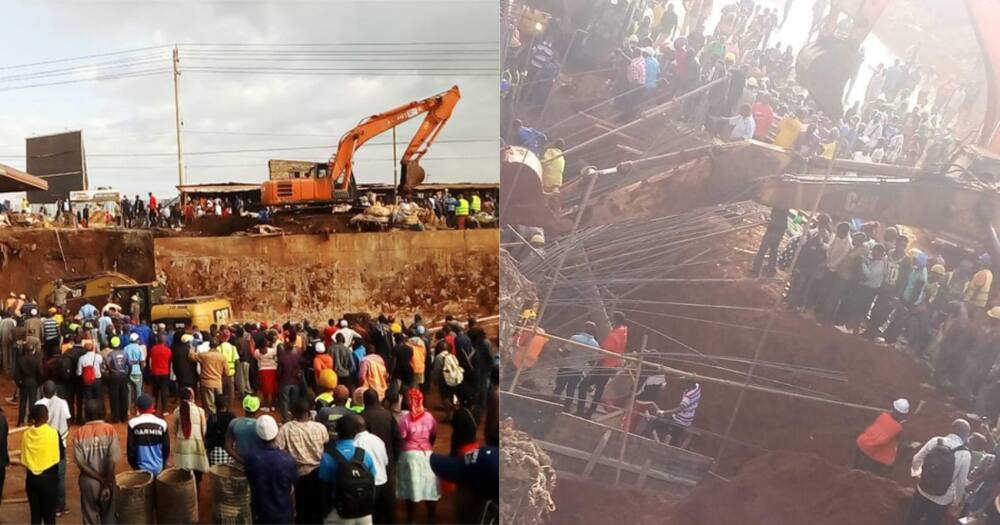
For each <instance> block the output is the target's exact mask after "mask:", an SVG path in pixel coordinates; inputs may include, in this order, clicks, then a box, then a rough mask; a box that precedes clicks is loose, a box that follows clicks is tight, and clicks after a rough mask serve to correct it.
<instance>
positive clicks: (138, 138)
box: [0, 0, 499, 196]
mask: <svg viewBox="0 0 1000 525" xmlns="http://www.w3.org/2000/svg"><path fill="white" fill-rule="evenodd" d="M0 12H2V13H3V19H4V31H3V32H2V33H0V163H4V164H8V165H11V166H14V167H16V168H21V169H23V168H24V167H25V162H24V139H25V138H26V137H31V136H34V135H46V134H51V133H58V132H60V131H66V130H76V129H82V130H83V135H84V145H85V148H86V151H87V162H88V174H89V179H90V187H91V189H94V188H97V187H100V186H108V187H113V188H115V189H119V190H122V191H124V192H127V193H128V194H130V195H131V194H134V193H143V194H145V192H146V191H153V192H154V193H155V194H157V195H162V196H170V195H173V194H175V193H176V190H175V189H174V186H175V185H176V184H177V167H176V157H175V138H174V98H173V82H172V78H171V75H170V73H169V69H170V55H171V51H172V47H173V45H174V44H180V46H179V49H180V61H181V62H180V69H181V72H182V75H181V79H180V82H181V84H180V86H181V87H180V97H181V118H182V120H183V126H182V130H183V131H182V134H183V144H184V150H185V153H186V156H185V165H186V167H187V179H188V182H189V183H201V182H219V181H247V182H257V181H262V180H264V179H265V178H266V177H267V160H268V159H291V160H311V161H325V160H327V159H328V158H329V156H330V155H331V154H332V153H333V152H334V151H335V145H336V143H337V141H338V140H339V138H340V136H341V135H342V134H343V133H344V132H345V131H347V130H348V129H350V128H352V127H353V126H354V125H355V124H357V122H358V121H359V120H361V119H362V118H363V117H365V116H368V115H370V114H374V113H378V112H381V111H384V110H387V109H390V108H392V107H395V106H398V105H400V104H403V103H405V102H408V101H411V100H416V99H420V98H424V97H427V96H430V95H433V94H435V93H438V92H441V91H444V90H446V89H448V88H449V87H451V86H452V85H454V84H457V85H458V86H459V87H460V89H461V91H462V95H463V97H462V100H461V101H460V102H459V104H458V106H457V108H456V110H455V112H454V114H453V116H452V119H451V121H449V123H448V124H447V125H446V126H445V128H444V130H443V131H442V133H441V135H440V136H439V143H437V144H435V145H434V146H433V147H432V148H431V150H430V152H429V153H428V155H427V156H426V157H425V160H424V162H423V164H424V167H425V168H426V170H427V174H428V181H429V182H430V181H433V182H458V181H477V182H496V181H498V180H499V167H498V160H497V159H498V157H497V147H498V140H497V138H496V137H497V135H498V128H499V124H498V122H499V107H498V103H497V96H498V81H497V74H496V69H497V67H498V66H497V61H498V51H497V46H498V40H499V37H498V33H499V28H498V22H497V21H498V12H497V2H496V0H485V1H478V0H453V1H448V0H400V1H396V0H382V1H380V0H362V1H348V0H345V1H336V0H327V1H295V0H283V1H249V0H244V1H232V2H209V1H173V2H166V1H151V0H145V1H142V2H135V1H131V0H130V1H117V0H108V1H82V0H81V1H78V0H74V1H69V0H65V1H47V0H30V1H29V0H21V1H8V0H0ZM301 44H304V45H301ZM110 53H114V54H110ZM94 55H101V56H94ZM76 57H87V58H80V59H78V60H69V61H67V60H65V59H71V58H76ZM49 61H56V62H50V63H47V64H37V63H38V62H49ZM26 64H35V65H30V66H24V65H26ZM361 70H365V71H361ZM84 79H91V80H88V81H83V82H81V81H80V80H84ZM59 82H67V83H61V84H56V83H59ZM40 84H55V85H40ZM421 119H422V117H421V118H416V119H413V120H411V121H410V122H409V123H407V124H404V125H403V126H401V127H400V128H398V129H397V131H398V141H399V153H400V154H402V151H403V149H405V147H406V143H407V142H408V141H409V138H410V137H411V135H412V133H413V132H414V130H415V129H416V126H417V124H418V123H419V121H420V120H421ZM391 139H392V135H391V133H386V134H384V135H382V136H380V137H379V138H377V139H374V140H373V141H372V142H373V143H376V145H369V146H365V147H363V148H362V149H361V150H359V153H358V155H357V159H358V162H357V165H356V167H355V176H356V178H357V179H358V181H359V182H362V183H366V182H391V181H392V173H393V164H392V147H391V145H377V144H378V143H389V142H391ZM277 148H286V149H277ZM232 150H259V151H243V152H233V153H219V152H228V151H232Z"/></svg>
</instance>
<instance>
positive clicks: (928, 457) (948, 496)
mask: <svg viewBox="0 0 1000 525" xmlns="http://www.w3.org/2000/svg"><path fill="white" fill-rule="evenodd" d="M971 434H972V427H970V426H969V422H968V421H966V420H964V419H956V420H955V421H953V422H952V423H951V434H948V435H947V436H938V437H933V438H931V439H930V440H928V441H927V443H925V444H924V446H923V447H921V449H920V450H919V451H917V453H916V454H914V456H913V465H912V466H911V467H910V474H912V475H913V477H915V478H919V479H920V483H918V484H917V488H916V490H914V491H913V501H912V503H911V504H910V511H909V513H908V514H907V517H906V522H905V523H906V525H919V524H921V523H926V524H927V525H939V524H940V523H942V522H943V521H944V516H945V514H946V513H947V512H948V507H949V506H950V505H952V504H953V503H958V502H959V501H960V500H961V498H962V496H963V495H964V494H965V485H966V483H967V482H968V477H969V465H970V464H971V463H972V453H971V452H969V447H968V446H966V442H967V441H968V439H969V436H970V435H971ZM938 447H946V448H947V449H949V450H948V451H950V452H951V453H952V454H954V467H953V469H952V472H951V483H950V484H949V485H948V486H947V488H946V489H945V488H939V487H935V486H934V485H937V483H934V479H933V478H936V476H934V475H933V473H932V472H930V471H929V472H924V469H925V467H926V468H928V469H930V468H932V467H931V466H930V465H931V464H932V462H935V459H933V458H932V456H938V455H939V454H941V452H940V451H935V449H936V448H938ZM932 451H933V452H932ZM946 452H947V451H946ZM945 475H946V474H945ZM942 487H943V485H942Z"/></svg>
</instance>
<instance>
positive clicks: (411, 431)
mask: <svg viewBox="0 0 1000 525" xmlns="http://www.w3.org/2000/svg"><path fill="white" fill-rule="evenodd" d="M406 400H407V402H408V403H407V404H408V406H409V412H408V413H404V414H402V415H401V416H400V418H399V434H400V437H401V438H402V441H403V446H402V452H401V453H400V455H399V461H398V463H397V468H396V473H397V482H396V497H397V498H399V499H401V500H403V501H405V502H406V521H407V523H415V522H414V517H415V515H416V510H417V503H420V502H421V501H425V502H427V519H428V521H429V522H431V523H433V522H434V513H435V510H436V503H437V500H439V499H440V498H441V492H440V489H439V488H438V479H437V477H436V476H435V475H434V472H433V471H432V470H431V462H430V458H431V452H432V451H433V450H434V440H435V438H436V437H437V421H435V420H434V416H433V415H432V414H430V413H428V412H427V410H426V409H425V408H424V394H423V393H422V392H421V391H420V390H419V389H417V388H411V389H409V390H407V391H406Z"/></svg>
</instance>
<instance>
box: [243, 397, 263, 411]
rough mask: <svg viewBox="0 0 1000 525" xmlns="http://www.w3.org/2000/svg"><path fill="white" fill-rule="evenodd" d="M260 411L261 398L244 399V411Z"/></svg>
mask: <svg viewBox="0 0 1000 525" xmlns="http://www.w3.org/2000/svg"><path fill="white" fill-rule="evenodd" d="M259 409H260V398H259V397H257V396H245V397H244V398H243V410H244V411H246V412H256V411H257V410H259Z"/></svg>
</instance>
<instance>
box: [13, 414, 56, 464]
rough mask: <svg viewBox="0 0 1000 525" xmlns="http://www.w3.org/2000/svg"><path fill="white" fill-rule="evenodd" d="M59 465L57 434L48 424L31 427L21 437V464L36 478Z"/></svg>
mask: <svg viewBox="0 0 1000 525" xmlns="http://www.w3.org/2000/svg"><path fill="white" fill-rule="evenodd" d="M58 463H59V433H58V432H56V429H54V428H52V427H50V426H49V425H48V424H45V425H41V426H37V427H31V428H29V429H28V430H26V431H24V436H22V437H21V464H22V465H24V466H25V468H27V469H28V470H30V471H31V472H32V473H33V474H35V475H36V476H37V475H39V474H41V473H42V472H45V471H46V470H48V469H49V468H50V467H52V466H53V465H56V464H58Z"/></svg>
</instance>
